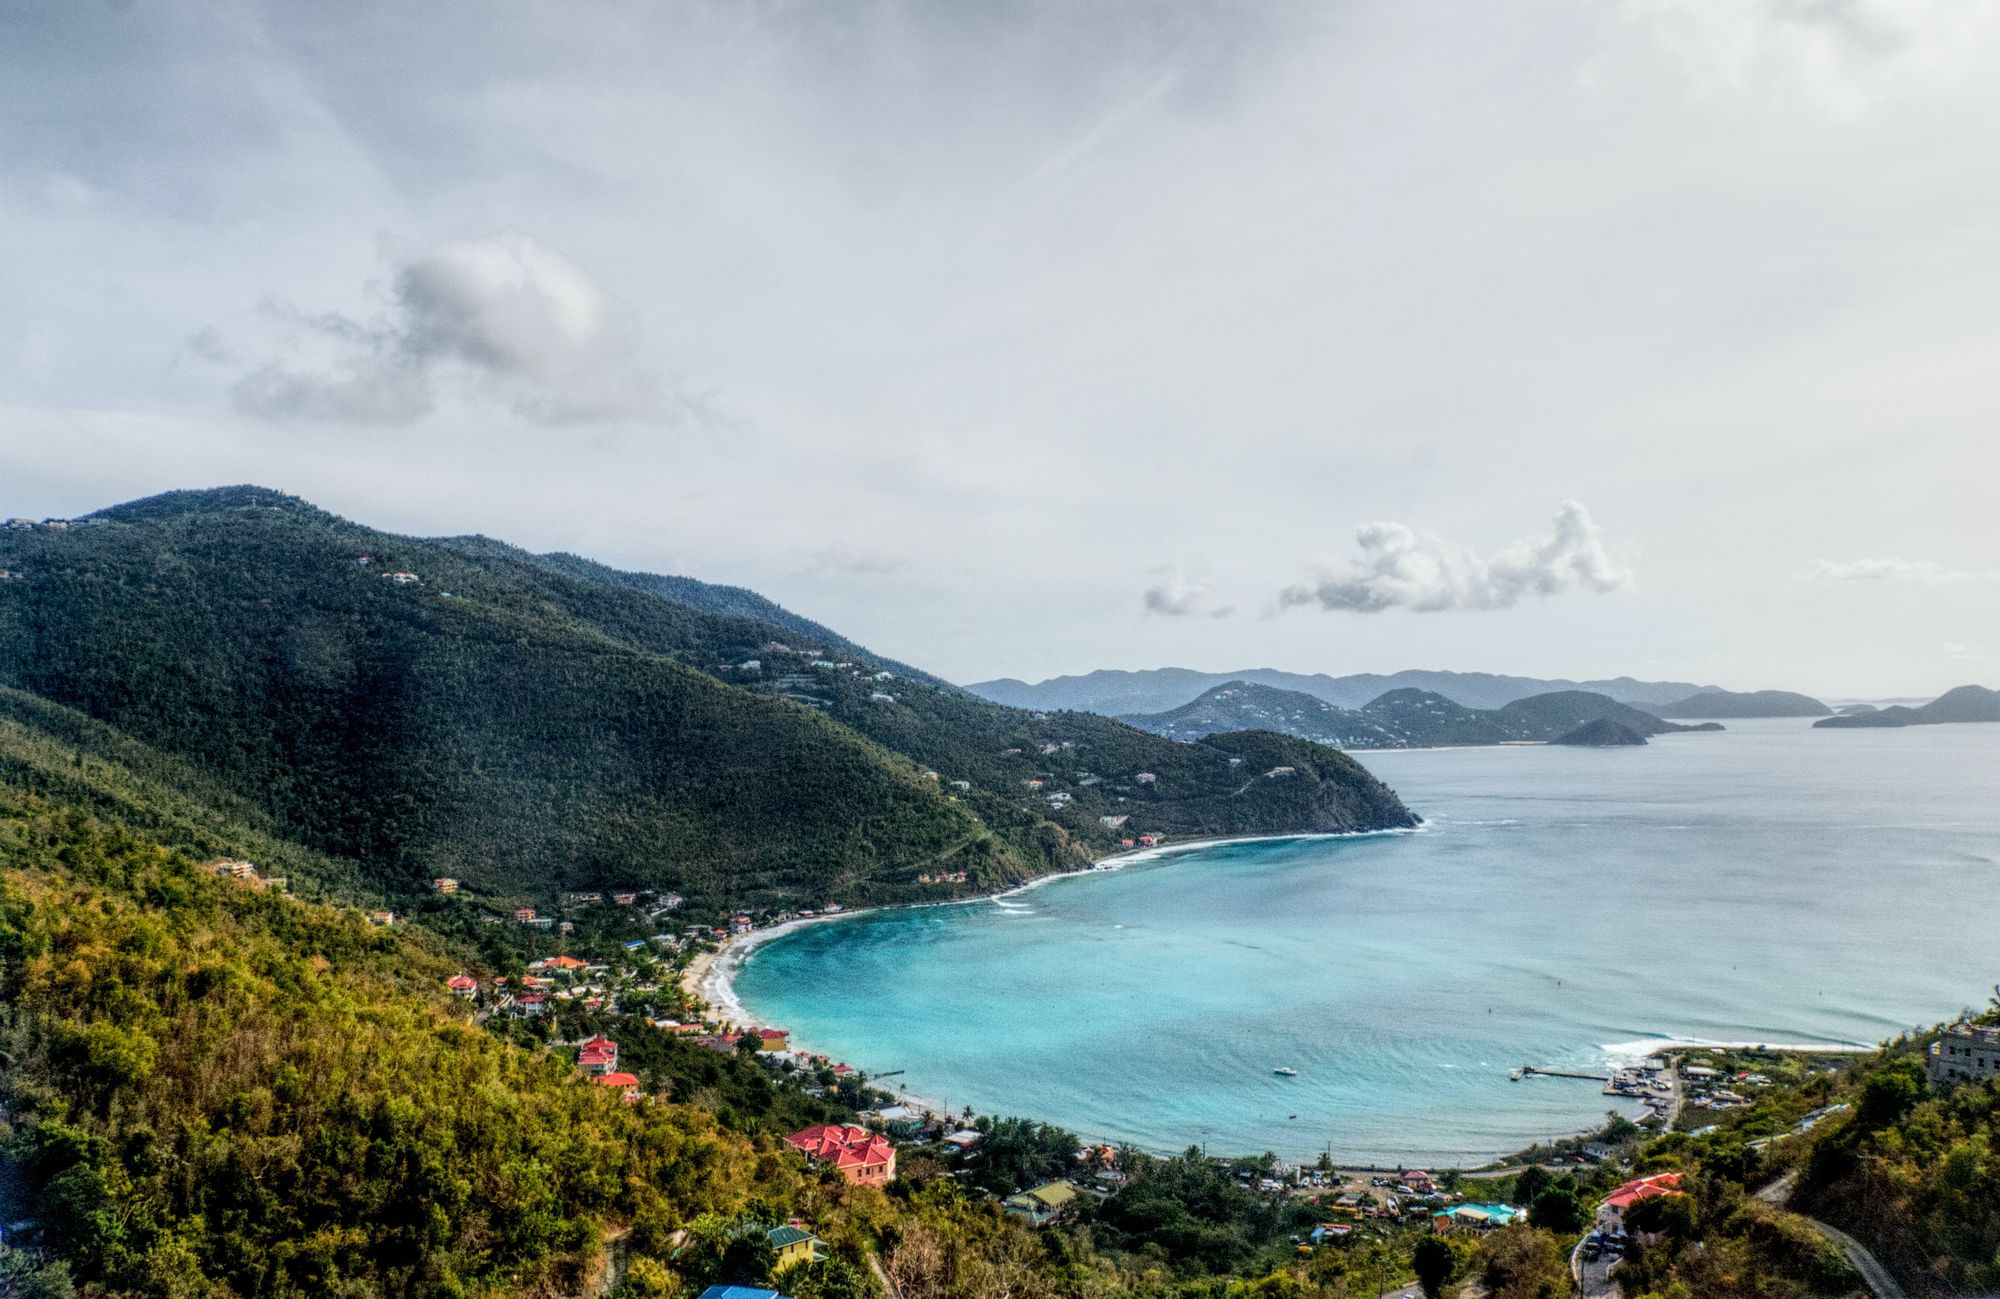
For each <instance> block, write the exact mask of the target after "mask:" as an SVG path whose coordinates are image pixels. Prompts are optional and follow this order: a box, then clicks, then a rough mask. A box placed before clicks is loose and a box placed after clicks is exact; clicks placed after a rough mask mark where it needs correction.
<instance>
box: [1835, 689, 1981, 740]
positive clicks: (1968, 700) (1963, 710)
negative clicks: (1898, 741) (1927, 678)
mask: <svg viewBox="0 0 2000 1299" xmlns="http://www.w3.org/2000/svg"><path fill="white" fill-rule="evenodd" d="M1946 722H2000V691H1993V690H1988V689H1987V688H1986V687H1985V686H1959V687H1958V688H1957V689H1955V690H1947V691H1945V692H1944V693H1943V694H1941V695H1939V696H1938V697H1937V698H1936V699H1933V700H1931V701H1930V702H1929V703H1927V704H1925V705H1923V706H1922V707H1920V708H1906V707H1904V706H1903V705H1901V704H1894V705H1891V706H1890V707H1888V708H1871V709H1867V710H1866V711H1847V710H1843V711H1842V712H1840V713H1839V714H1837V715H1836V716H1833V717H1826V718H1822V719H1820V720H1819V721H1817V722H1814V723H1813V727H1814V729H1826V730H1839V731H1858V730H1875V729H1881V728H1887V727H1897V726H1937V725H1941V724H1943V723H1946Z"/></svg>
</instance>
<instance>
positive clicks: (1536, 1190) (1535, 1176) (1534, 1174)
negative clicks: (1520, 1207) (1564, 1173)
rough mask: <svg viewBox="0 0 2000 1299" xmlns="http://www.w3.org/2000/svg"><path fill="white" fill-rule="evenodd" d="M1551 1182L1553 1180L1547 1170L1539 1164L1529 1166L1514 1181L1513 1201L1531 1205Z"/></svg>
mask: <svg viewBox="0 0 2000 1299" xmlns="http://www.w3.org/2000/svg"><path fill="white" fill-rule="evenodd" d="M1553 1181H1555V1178H1554V1177H1553V1176H1552V1175H1551V1174H1550V1173H1549V1170H1548V1169H1546V1168H1543V1167H1542V1166H1541V1165H1540V1164H1530V1165H1528V1166H1527V1167H1526V1168H1524V1169H1522V1170H1521V1175H1520V1176H1519V1177H1517V1178H1515V1179H1514V1199H1515V1201H1516V1202H1517V1203H1520V1204H1533V1203H1534V1202H1535V1197H1536V1196H1538V1195H1540V1194H1541V1193H1542V1191H1543V1190H1544V1189H1545V1188H1547V1186H1548V1185H1549V1183H1551V1182H1553Z"/></svg>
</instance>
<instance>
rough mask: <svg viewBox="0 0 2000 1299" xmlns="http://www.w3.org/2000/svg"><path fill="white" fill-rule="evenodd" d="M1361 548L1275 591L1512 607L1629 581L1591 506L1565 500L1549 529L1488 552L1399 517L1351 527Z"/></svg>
mask: <svg viewBox="0 0 2000 1299" xmlns="http://www.w3.org/2000/svg"><path fill="white" fill-rule="evenodd" d="M1355 541H1356V543H1357V544H1359V546H1360V547H1361V553H1360V554H1359V555H1358V556H1356V557H1354V558H1353V559H1350V560H1348V561H1346V562H1345V563H1344V564H1334V563H1331V562H1323V563H1322V564H1321V566H1320V571H1319V572H1318V574H1317V575H1315V576H1314V577H1313V579H1312V580H1310V581H1307V582H1300V583H1297V584H1295V585H1292V586H1288V587H1286V588H1285V589H1284V590H1283V591H1281V592H1280V593H1279V595H1278V603H1279V604H1280V605H1282V606H1284V607H1287V608H1289V607H1292V606H1296V605H1313V604H1316V605H1318V606H1320V607H1321V608H1322V609H1330V610H1339V611H1342V612H1349V613H1380V612H1381V611H1382V610H1384V609H1408V610H1410V611H1411V612H1413V613H1437V612H1440V611H1442V610H1446V609H1511V608H1513V607H1514V606H1515V605H1516V604H1518V603H1520V602H1521V601H1522V600H1523V599H1527V598H1529V597H1536V598H1541V597H1546V596H1551V595H1561V594H1563V593H1565V592H1568V591H1595V592H1598V593H1600V594H1601V593H1605V592H1610V591H1616V590H1619V589H1621V588H1623V587H1626V586H1629V585H1630V584H1631V582H1632V574H1631V570H1629V569H1628V568H1626V567H1625V566H1624V565H1623V564H1622V563H1620V562H1619V561H1618V560H1617V559H1615V558H1614V557H1613V556H1612V555H1611V553H1610V552H1609V551H1608V550H1606V549H1605V546H1604V538H1603V533H1602V531H1601V530H1600V529H1599V528H1598V526H1597V525H1596V524H1595V523H1593V522H1592V521H1591V518H1590V511H1588V510H1586V509H1584V507H1583V506H1582V505H1580V504H1578V503H1577V502H1575V501H1564V502H1563V505H1562V508H1561V509H1559V510H1557V511H1556V515H1555V520H1554V526H1553V528H1552V530H1551V531H1550V533H1549V535H1548V536H1545V537H1531V538H1527V539H1524V540H1521V541H1517V542H1515V543H1514V544H1513V545H1511V546H1509V547H1507V548H1506V549H1505V550H1502V551H1500V552H1499V553H1498V554H1496V555H1494V556H1493V557H1492V558H1490V559H1482V558H1480V557H1479V556H1478V555H1477V554H1474V553H1473V552H1472V551H1470V550H1466V549H1464V548H1461V547H1456V546H1452V545H1449V544H1448V543H1446V542H1445V541H1443V540H1442V539H1440V538H1439V537H1437V536H1436V535H1434V534H1432V533H1428V532H1419V531H1417V530H1416V529H1414V528H1412V527H1410V526H1409V525H1408V524H1403V523H1370V524H1366V525H1364V526H1363V527H1362V528H1360V529H1359V530H1358V531H1357V532H1356V533H1355Z"/></svg>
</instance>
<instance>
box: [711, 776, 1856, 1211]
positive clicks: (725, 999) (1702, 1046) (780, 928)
mask: <svg viewBox="0 0 2000 1299" xmlns="http://www.w3.org/2000/svg"><path fill="white" fill-rule="evenodd" d="M1482 747H1496V746H1482ZM1429 828H1430V823H1429V822H1424V823H1422V824H1419V825H1416V826H1407V827H1394V828H1389V829H1382V830H1354V831H1326V832H1318V833H1302V834H1246V835H1217V836H1211V837H1208V838H1202V839H1190V840H1186V841H1184V842H1179V843H1169V844H1161V845H1156V846H1154V847H1150V848H1133V849H1126V850H1122V851H1120V852H1116V853H1111V854H1108V855H1106V856H1104V857H1100V858H1098V859H1096V860H1094V861H1093V862H1092V863H1091V864H1090V865H1088V866H1084V867H1080V868H1078V869H1076V870H1067V871H1054V872H1051V873H1049V874H1047V875H1038V876H1036V877H1034V878H1033V879H1029V880H1024V881H1022V882H1021V883H1018V884H1013V885H1009V886H1008V887H1006V888H1004V889H999V890H996V891H994V892H990V893H978V894H974V895H972V896H969V897H959V898H940V899H937V900H935V901H925V902H899V903H885V904H881V905H878V906H869V907H857V908H854V909H852V910H843V911H840V912H837V913H835V914H833V915H815V916H800V917H797V918H795V919H792V920H787V921H784V922H782V923H780V924H776V925H771V926H769V927H767V928H763V929H754V930H751V931H750V932H749V933H745V934H734V935H731V936H729V937H728V938H726V939H724V940H723V943H722V945H721V946H720V947H718V948H717V949H716V950H714V951H713V952H700V953H697V954H696V955H695V957H694V958H693V959H692V960H691V961H690V962H689V964H688V967H687V968H686V969H685V970H684V971H682V975H681V986H682V988H683V989H684V990H685V991H686V992H687V993H688V994H689V995H690V996H691V997H693V998H694V1000H695V1001H696V1002H697V1003H699V1004H700V1005H701V1007H702V1008H703V1010H704V1012H705V1013H706V1015H707V1016H708V1017H709V1018H711V1019H714V1020H716V1021H717V1022H721V1023H727V1024H732V1025H735V1026H738V1027H742V1026H746V1025H751V1024H755V1023H757V1022H758V1021H757V1018H756V1016H754V1015H752V1014H751V1013H750V1012H749V1010H748V1008H747V1007H745V1006H744V1005H743V1003H742V1001H741V999H739V998H738V997H737V995H736V992H735V986H734V984H735V977H736V975H737V974H738V973H739V972H740V971H741V970H742V968H743V966H744V965H745V964H746V963H747V962H748V960H749V959H750V957H751V956H752V955H754V954H755V953H756V951H757V949H758V948H760V947H762V946H763V945H764V944H766V943H769V942H773V941H775V940H777V939H779V938H783V937H785V936H787V935H789V934H791V933H794V932H796V931H797V930H800V929H804V928H806V927H807V926H809V925H816V924H828V923H832V922H834V921H838V920H847V919H851V918H853V917H856V916H864V915H871V914H874V913H876V912H883V911H907V910H915V909H918V908H927V907H951V906H968V905H972V904H976V903H981V902H998V901H1000V900H1002V899H1005V898H1010V897H1017V896H1019V895H1021V894H1023V893H1028V892H1031V891H1033V890H1035V889H1038V888H1041V887H1043V886H1045V885H1048V884H1053V883H1055V882H1056V881H1058V880H1066V879H1076V878H1080V877H1083V876H1087V875H1094V874H1098V873H1100V872H1106V871H1118V870H1123V869H1124V868H1125V867H1127V866H1131V865H1142V864H1145V863H1149V862H1154V861H1159V860H1162V859H1165V858H1168V857H1172V856H1175V855H1177V854H1181V853H1188V852H1197V851H1201V850H1203V849H1208V848H1215V847H1219V846H1223V845H1228V844H1245V843H1276V842H1289V841H1298V842H1311V841H1315V840H1322V839H1361V838H1375V837H1380V836H1388V835H1406V834H1422V833H1425V832H1427V831H1428V830H1429ZM792 1049H794V1050H804V1049H810V1044H806V1043H801V1042H800V1041H799V1040H798V1039H797V1038H796V1036H795V1037H794V1039H793V1042H792ZM1596 1049H1597V1050H1598V1051H1599V1052H1601V1053H1602V1055H1603V1057H1604V1060H1605V1062H1606V1063H1607V1064H1608V1065H1611V1066H1612V1067H1614V1068H1615V1067H1617V1066H1618V1064H1619V1063H1620V1062H1624V1061H1630V1060H1638V1059H1644V1058H1646V1057H1648V1056H1669V1057H1672V1056H1679V1055H1683V1054H1686V1053H1689V1052H1696V1051H1702V1050H1761V1051H1768V1052H1772V1053H1778V1054H1791V1055H1826V1056H1831V1055H1866V1054H1868V1053H1871V1052H1873V1051H1875V1050H1878V1049H1879V1044H1877V1045H1863V1044H1859V1043H1848V1042H1840V1043H1835V1042H1797V1043H1792V1042H1771V1041H1768V1040H1765V1041H1749V1040H1743V1041H1717V1040H1711V1039H1700V1038H1689V1037H1679V1036H1664V1035H1663V1036H1660V1037H1656V1038H1639V1039H1633V1040H1630V1041H1624V1042H1611V1043H1600V1044H1598V1045H1597V1048H1596ZM870 1085H871V1086H873V1087H875V1088H877V1089H878V1090H881V1091H884V1092H888V1093H890V1094H891V1095H893V1096H894V1097H895V1098H896V1100H897V1102H898V1103H901V1104H904V1105H908V1106H909V1107H911V1108H912V1109H915V1110H918V1111H920V1112H923V1113H925V1114H928V1115H930V1116H931V1117H934V1118H937V1119H941V1120H943V1121H944V1122H946V1123H947V1124H953V1123H957V1122H958V1121H959V1119H958V1116H957V1115H955V1114H953V1113H951V1112H950V1111H948V1110H947V1109H946V1108H945V1107H944V1106H943V1105H942V1104H941V1103H940V1102H938V1101H937V1100H936V1099H934V1098H931V1097H926V1096H922V1095H920V1094H918V1093H916V1092H913V1091H909V1090H906V1089H904V1088H901V1087H896V1086H890V1085H887V1084H883V1083H878V1082H871V1084H870ZM1593 1131H1595V1129H1594V1128H1593V1129H1587V1130H1582V1131H1578V1132H1575V1133H1568V1134H1564V1139H1569V1138H1586V1137H1588V1136H1590V1135H1591V1133H1592V1132H1593ZM1079 1136H1080V1137H1081V1136H1082V1134H1079ZM1084 1139H1089V1138H1084ZM1522 1153H1523V1152H1521V1151H1515V1152H1511V1153H1509V1154H1505V1155H1501V1156H1497V1157H1496V1158H1494V1159H1491V1160H1487V1161H1485V1162H1484V1163H1480V1164H1467V1165H1461V1166H1455V1167H1453V1168H1451V1169H1449V1170H1446V1169H1445V1168H1444V1166H1443V1165H1437V1167H1438V1168H1439V1169H1440V1171H1456V1172H1460V1173H1476V1172H1479V1171H1482V1170H1487V1169H1492V1168H1495V1167H1504V1166H1506V1165H1507V1164H1508V1163H1509V1162H1511V1161H1514V1160H1516V1159H1518V1158H1519V1157H1520V1155H1521V1154H1522ZM1343 1166H1345V1165H1343ZM1355 1166H1356V1167H1361V1166H1362V1165H1355Z"/></svg>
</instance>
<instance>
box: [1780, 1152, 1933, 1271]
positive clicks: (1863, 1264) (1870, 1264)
mask: <svg viewBox="0 0 2000 1299" xmlns="http://www.w3.org/2000/svg"><path fill="white" fill-rule="evenodd" d="M1798 1180H1799V1175H1798V1174H1797V1173H1786V1174H1785V1175H1784V1176H1783V1177H1780V1178H1779V1179H1778V1180H1777V1181H1775V1182H1772V1183H1771V1184H1770V1185H1769V1186H1766V1187H1764V1188H1763V1189H1761V1190H1759V1191H1758V1192H1757V1198H1758V1199H1760V1200H1762V1201H1763V1202H1764V1203H1766V1204H1775V1205H1777V1206H1779V1207H1780V1208H1782V1207H1784V1204H1785V1202H1786V1201H1787V1200H1789V1199H1791V1197H1792V1187H1794V1186H1796V1185H1797V1184H1798ZM1800 1216H1801V1217H1803V1216H1804V1215H1803V1214H1802V1215H1800ZM1806 1221H1807V1222H1810V1223H1811V1224H1812V1225H1813V1229H1814V1230H1816V1231H1817V1232H1819V1234H1820V1235H1822V1236H1824V1237H1826V1238H1827V1239H1828V1240H1830V1241H1832V1242H1833V1243H1834V1244H1835V1245H1838V1246H1839V1247H1840V1252H1841V1253H1843V1254H1845V1255H1847V1261H1848V1262H1850V1263H1852V1264H1853V1265H1854V1270H1855V1271H1857V1272H1859V1273H1860V1274H1861V1279H1862V1281H1863V1282H1865V1283H1866V1284H1867V1286H1868V1290H1869V1293H1871V1294H1873V1295H1874V1296H1875V1299H1909V1296H1908V1295H1907V1294H1905V1293H1904V1291H1903V1287H1902V1286H1900V1285H1898V1284H1897V1283H1896V1278H1895V1277H1893V1276H1890V1275H1889V1269H1888V1268H1886V1267H1883V1266H1882V1261H1881V1260H1880V1259H1878V1258H1876V1257H1875V1256H1874V1255H1873V1254H1871V1253H1869V1252H1868V1247H1867V1246H1866V1245H1863V1244H1862V1243H1861V1242H1860V1241H1858V1240H1856V1239H1854V1237H1852V1236H1850V1235H1848V1234H1847V1233H1846V1232H1844V1231H1842V1230H1841V1229H1840V1228H1838V1227H1835V1226H1832V1225H1830V1224H1828V1223H1824V1222H1821V1221H1820V1220H1819V1219H1818V1218H1806Z"/></svg>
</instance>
